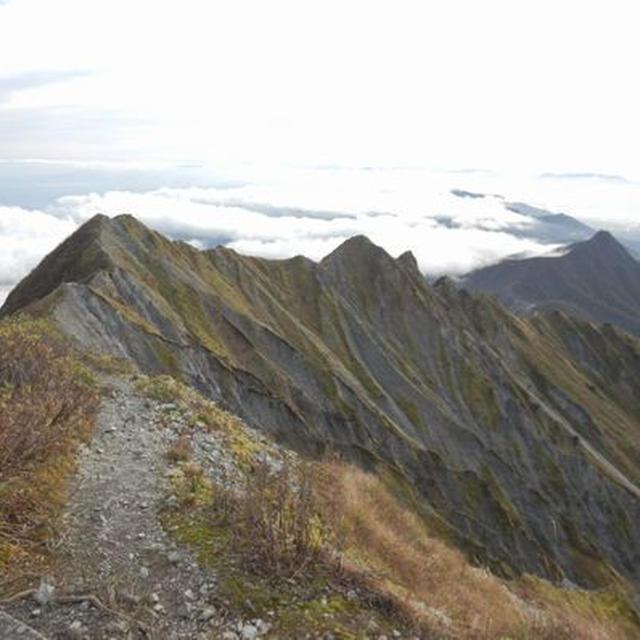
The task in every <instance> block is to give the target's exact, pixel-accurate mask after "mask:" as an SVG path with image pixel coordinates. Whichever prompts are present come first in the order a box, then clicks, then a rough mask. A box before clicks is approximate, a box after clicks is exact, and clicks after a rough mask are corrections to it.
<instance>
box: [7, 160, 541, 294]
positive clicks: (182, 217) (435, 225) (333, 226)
mask: <svg viewBox="0 0 640 640" xmlns="http://www.w3.org/2000/svg"><path fill="white" fill-rule="evenodd" d="M96 213H105V214H107V215H111V216H114V215H118V214H121V213H132V214H134V215H135V216H136V217H138V218H139V219H140V220H141V221H143V222H144V223H146V224H147V225H148V226H150V227H152V228H154V229H157V230H158V231H161V232H162V233H165V234H166V235H168V236H170V237H172V238H180V239H183V240H185V241H188V242H190V243H191V244H193V245H194V246H197V247H200V248H204V247H211V246H215V245H217V244H225V245H227V246H229V247H232V248H234V249H236V250H237V251H239V252H241V253H247V254H251V255H258V256H265V257H270V258H282V257H289V256H293V255H296V254H303V255H306V256H308V257H310V258H312V259H315V260H319V259H321V258H322V257H323V256H325V255H326V254H327V253H329V252H330V251H332V250H333V249H334V248H335V247H337V246H338V245H339V244H340V243H341V242H343V241H344V240H346V239H347V238H348V237H350V236H353V235H356V234H365V235H367V236H368V237H369V238H370V239H371V240H372V241H373V242H375V243H377V244H379V245H381V246H383V247H384V248H385V249H387V250H388V251H389V252H390V253H391V254H392V255H399V254H400V253H402V252H404V251H406V250H407V249H410V250H412V251H413V252H414V254H415V255H416V258H417V260H418V263H419V265H420V267H421V269H422V270H423V271H424V272H425V273H428V274H430V275H438V274H442V273H452V274H456V273H462V272H466V271H468V270H470V269H472V268H475V267H478V266H481V265H485V264H488V263H491V262H494V261H496V260H499V259H501V258H503V257H505V256H507V255H510V254H514V253H526V254H536V253H541V252H544V251H548V250H549V249H550V248H552V247H550V245H544V244H540V243H539V242H536V241H534V240H531V239H524V238H518V237H516V236H514V235H513V234H512V232H513V231H514V230H518V229H526V228H527V226H528V225H530V224H531V223H532V220H531V219H530V218H528V217H527V216H523V215H519V214H517V213H513V212H511V211H508V210H506V209H505V208H504V206H503V201H502V200H501V199H500V198H497V197H487V198H483V199H473V198H462V199H461V198H458V197H455V196H453V195H452V194H451V193H450V192H449V190H448V187H447V185H446V183H443V182H442V181H437V180H436V179H435V178H434V176H433V175H431V177H430V179H429V178H426V177H425V175H424V174H422V173H414V172H380V171H314V172H301V173H299V174H297V175H296V176H295V179H293V177H291V176H290V179H289V180H288V181H285V182H278V181H274V182H271V183H265V184H251V185H246V186H240V187H229V188H213V187H211V188H180V189H178V188H166V187H165V188H160V189H156V190H153V191H147V192H143V193H135V192H131V191H108V192H105V193H103V194H97V193H90V194H86V195H79V196H65V197H61V198H58V199H57V200H55V202H54V203H53V204H52V205H50V206H48V207H45V208H44V209H43V210H30V209H24V208H20V207H1V208H0V242H1V243H2V247H3V251H2V254H0V287H4V288H5V289H6V288H7V287H8V286H10V285H13V284H15V283H16V282H17V281H18V280H19V279H20V278H21V277H23V276H24V275H25V274H26V273H28V271H29V270H30V269H31V268H33V267H34V266H35V264H36V263H37V262H38V261H39V260H40V259H41V258H42V257H43V256H44V255H45V254H46V253H47V252H48V251H50V250H51V249H53V248H54V247H55V246H56V245H57V244H58V243H59V242H60V241H61V240H62V239H63V238H64V237H65V236H66V235H68V234H69V233H71V232H72V231H73V230H74V229H75V228H76V227H77V226H78V225H79V224H81V223H82V222H84V221H85V220H87V219H89V218H90V217H92V216H93V215H95V214H96ZM0 295H1V294H0Z"/></svg>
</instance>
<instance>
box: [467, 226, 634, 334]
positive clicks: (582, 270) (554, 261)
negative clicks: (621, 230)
mask: <svg viewBox="0 0 640 640" xmlns="http://www.w3.org/2000/svg"><path fill="white" fill-rule="evenodd" d="M462 285H463V286H464V287H466V288H467V289H470V290H473V291H486V292H491V293H494V294H496V295H497V296H498V297H499V298H500V299H501V300H502V301H503V302H504V303H505V304H506V305H507V306H509V307H510V308H511V309H514V310H516V311H528V312H531V311H540V310H549V309H557V310H561V311H565V312H567V313H571V314H573V315H576V316H579V317H582V318H585V319H588V320H592V321H596V322H609V323H611V324H614V325H616V326H618V327H621V328H622V329H624V330H626V331H629V332H631V333H635V334H636V335H640V263H639V262H638V261H637V260H635V259H634V258H633V257H632V256H631V255H630V254H629V252H628V251H627V250H626V249H625V247H624V246H622V244H621V243H619V242H618V241H617V240H616V239H615V238H614V237H613V236H612V235H611V234H610V233H608V232H607V231H599V232H598V233H596V234H595V235H594V236H593V237H592V238H590V239H589V240H586V241H584V242H577V243H574V244H571V245H570V246H569V247H567V249H566V250H565V251H564V252H562V254H561V255H550V256H543V257H536V258H527V259H521V260H504V261H503V262H501V263H499V264H496V265H492V266H489V267H485V268H483V269H479V270H477V271H474V272H472V273H470V274H468V275H467V276H466V277H465V278H463V279H462Z"/></svg>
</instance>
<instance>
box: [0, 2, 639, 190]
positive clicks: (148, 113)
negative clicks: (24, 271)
mask: <svg viewBox="0 0 640 640" xmlns="http://www.w3.org/2000/svg"><path fill="white" fill-rule="evenodd" d="M639 10H640V9H639V6H638V4H637V2H635V1H634V0H602V1H594V0H581V1H574V0H553V1H550V0H536V1H535V2H534V1H533V0H522V1H520V2H513V0H446V1H445V0H441V1H435V2H421V1H417V0H416V1H413V2H409V1H403V0H388V1H372V0H368V1H359V0H348V1H345V0H341V1H333V0H323V1H322V2H320V1H318V2H315V1H314V2H311V1H303V2H300V1H299V0H297V1H295V0H293V1H283V0H270V1H269V2H264V1H263V0H255V1H247V0H234V1H233V2H228V1H216V0H163V1H162V2H158V0H135V1H131V0H109V1H108V2H107V1H105V0H56V1H55V2H51V0H10V1H9V2H8V3H6V4H3V5H2V6H0V60H1V61H2V62H1V66H0V127H1V128H2V136H1V137H0V144H2V147H3V148H2V151H3V152H2V153H0V156H2V157H5V158H6V157H12V158H24V157H31V158H33V157H38V158H63V159H76V160H77V159H84V160H87V159H90V160H105V159H109V160H120V161H131V160H136V161H149V160H152V161H160V160H162V161H165V160H166V161H169V162H215V163H220V162H234V163H241V162H247V161H248V162H257V163H265V162H269V163H281V164H291V165H316V164H323V163H333V164H341V165H344V164H347V165H353V164H358V165H361V164H376V165H384V166H390V165H395V164H399V163H402V164H410V165H420V166H427V167H488V168H491V169H503V168H510V169H513V168H516V167H517V168H521V169H524V170H533V171H598V172H606V173H623V174H626V175H631V174H633V176H635V177H638V178H640V175H638V172H639V171H640V169H639V168H638V163H637V154H636V150H637V149H638V148H640V127H639V126H638V113H640V93H639V92H638V91H637V82H636V76H637V68H636V65H637V61H638V59H640V39H638V38H637V29H636V28H637V25H638V24H639V22H640V21H639V20H638V18H639V15H638V12H639ZM8 129H10V130H11V131H10V133H8V131H7V130H8ZM633 176H632V177H633Z"/></svg>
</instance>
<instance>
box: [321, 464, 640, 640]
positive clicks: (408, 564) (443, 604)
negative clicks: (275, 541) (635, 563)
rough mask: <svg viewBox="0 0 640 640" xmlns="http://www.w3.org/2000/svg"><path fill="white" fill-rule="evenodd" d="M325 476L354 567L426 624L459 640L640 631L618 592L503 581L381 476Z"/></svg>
mask: <svg viewBox="0 0 640 640" xmlns="http://www.w3.org/2000/svg"><path fill="white" fill-rule="evenodd" d="M322 477H324V481H323V485H322V486H321V487H319V489H320V490H319V494H320V496H321V498H322V504H323V505H324V506H323V508H324V510H325V517H330V518H331V520H332V521H333V522H334V523H340V524H339V525H338V526H339V527H340V529H341V530H342V532H343V536H344V538H345V540H346V549H345V555H346V558H347V561H348V562H349V564H351V565H352V567H353V568H354V569H355V570H356V571H357V570H360V571H362V572H363V573H365V574H366V573H369V576H370V583H371V584H374V585H377V586H378V587H379V588H380V589H381V590H383V591H386V592H388V593H391V594H392V595H393V596H394V597H395V598H397V599H398V601H399V602H400V603H401V605H402V606H403V607H404V608H405V609H406V610H407V611H408V612H409V615H410V616H411V617H412V618H413V619H415V620H416V621H418V622H419V623H420V624H421V625H423V626H426V627H428V628H430V629H431V630H433V631H436V632H438V631H439V632H443V633H448V634H452V635H453V637H456V638H531V639H533V638H548V639H550V640H551V639H554V640H555V639H561V638H566V639H576V640H577V639H583V640H608V639H613V638H638V637H640V626H638V620H637V619H635V618H634V615H633V613H632V611H631V609H630V607H629V605H628V603H627V601H626V598H625V597H624V596H623V594H622V592H621V591H620V590H619V589H613V588H612V589H611V590H608V591H600V592H589V591H584V590H581V589H575V590H566V589H561V588H559V587H555V586H553V585H551V584H550V583H548V582H546V581H544V580H540V579H537V578H533V577H529V576H525V577H523V578H521V579H518V580H514V581H504V580H501V579H500V578H498V577H496V576H495V575H493V574H491V573H489V572H488V571H484V570H482V569H478V568H475V567H472V566H471V565H470V564H469V562H468V561H467V559H466V558H465V557H464V556H463V555H462V553H460V552H459V551H457V550H456V549H453V548H451V547H449V546H448V545H447V544H445V543H444V542H443V541H442V540H440V539H438V538H437V537H434V536H433V535H431V532H430V531H429V528H428V526H427V525H426V524H425V523H424V522H423V521H422V520H421V519H420V518H419V517H418V516H416V515H415V514H414V513H413V512H412V511H410V510H409V509H407V508H403V507H402V506H401V504H400V503H399V501H398V500H397V499H396V498H394V497H393V496H392V495H391V493H390V492H389V491H388V489H387V488H386V486H385V485H384V484H383V482H382V481H381V480H380V479H379V478H378V477H377V476H374V475H371V474H367V473H365V472H363V471H361V470H360V469H357V468H355V467H352V466H349V465H344V464H340V463H331V464H326V465H324V466H323V472H322Z"/></svg>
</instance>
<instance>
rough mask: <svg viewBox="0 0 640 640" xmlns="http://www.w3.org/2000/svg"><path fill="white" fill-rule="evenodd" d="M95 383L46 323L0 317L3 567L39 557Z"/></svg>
mask: <svg viewBox="0 0 640 640" xmlns="http://www.w3.org/2000/svg"><path fill="white" fill-rule="evenodd" d="M98 401H99V394H98V389H97V383H96V380H95V378H94V377H93V375H92V374H91V373H90V371H89V370H88V369H86V368H85V367H83V366H82V365H81V364H80V362H79V361H78V360H77V358H76V357H75V355H74V353H73V352H72V349H71V347H70V345H69V343H68V342H67V341H66V340H65V339H64V338H63V337H62V336H61V335H60V334H59V333H58V332H57V331H56V330H55V328H54V327H53V326H52V324H50V323H49V322H47V321H45V320H33V319H30V318H28V317H19V318H9V319H6V320H3V321H2V322H0V572H2V573H5V572H6V573H11V572H12V570H19V569H20V567H22V566H23V565H25V564H28V559H29V558H31V559H35V558H37V559H42V557H43V556H44V555H46V554H45V550H46V542H47V541H48V540H49V539H50V538H51V536H52V534H54V533H55V526H56V525H55V519H56V515H57V514H58V512H59V510H60V508H61V506H62V505H63V504H64V500H65V489H66V482H65V481H66V478H67V477H68V475H69V473H70V471H71V470H72V469H73V455H72V454H73V451H74V449H75V444H76V443H77V442H78V440H79V439H80V438H85V437H87V436H88V433H89V431H90V428H91V425H92V423H93V418H94V416H95V412H96V409H97V406H98Z"/></svg>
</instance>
